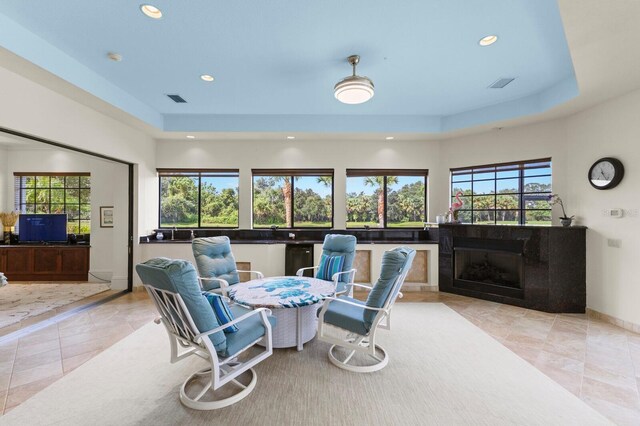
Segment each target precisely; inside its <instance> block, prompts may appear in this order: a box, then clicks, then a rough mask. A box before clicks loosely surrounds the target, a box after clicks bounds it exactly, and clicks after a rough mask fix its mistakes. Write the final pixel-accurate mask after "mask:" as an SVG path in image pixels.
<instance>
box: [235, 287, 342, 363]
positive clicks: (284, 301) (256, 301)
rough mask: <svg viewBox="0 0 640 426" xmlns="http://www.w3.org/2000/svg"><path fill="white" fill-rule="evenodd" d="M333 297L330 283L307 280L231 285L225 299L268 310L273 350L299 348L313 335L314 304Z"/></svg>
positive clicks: (314, 330)
mask: <svg viewBox="0 0 640 426" xmlns="http://www.w3.org/2000/svg"><path fill="white" fill-rule="evenodd" d="M334 293H335V287H334V284H333V282H331V281H324V280H319V279H317V278H309V277H269V278H260V279H257V280H251V281H247V282H244V283H239V284H236V285H234V286H233V287H232V288H231V289H229V292H228V294H229V297H230V298H231V299H232V300H233V301H235V302H236V303H239V304H241V305H245V306H249V307H252V308H269V309H271V311H272V313H273V315H274V316H275V317H276V325H275V327H274V328H273V330H272V334H273V347H274V348H290V347H294V346H295V347H297V349H298V350H299V351H301V350H302V346H303V345H304V344H305V343H306V342H308V341H309V340H311V339H313V337H314V336H315V335H316V328H317V322H318V319H317V316H316V312H317V311H318V306H317V304H318V303H320V302H322V300H323V299H325V298H326V297H329V296H332V295H333V294H334Z"/></svg>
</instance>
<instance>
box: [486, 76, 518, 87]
mask: <svg viewBox="0 0 640 426" xmlns="http://www.w3.org/2000/svg"><path fill="white" fill-rule="evenodd" d="M513 80H515V77H513V78H512V77H507V78H504V77H503V78H499V79H497V80H496V81H494V82H493V83H492V84H491V85H490V86H489V89H503V88H504V86H506V85H507V84H509V83H511V82H512V81H513Z"/></svg>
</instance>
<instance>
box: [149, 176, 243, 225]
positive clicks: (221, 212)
mask: <svg viewBox="0 0 640 426" xmlns="http://www.w3.org/2000/svg"><path fill="white" fill-rule="evenodd" d="M158 177H159V178H160V179H159V180H160V213H159V224H160V228H173V227H177V228H237V227H238V170H237V169H224V170H220V169H218V170H185V169H158Z"/></svg>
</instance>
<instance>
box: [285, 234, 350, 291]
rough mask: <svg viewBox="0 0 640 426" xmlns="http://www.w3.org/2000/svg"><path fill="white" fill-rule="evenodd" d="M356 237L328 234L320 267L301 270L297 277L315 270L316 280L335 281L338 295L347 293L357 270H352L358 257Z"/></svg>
mask: <svg viewBox="0 0 640 426" xmlns="http://www.w3.org/2000/svg"><path fill="white" fill-rule="evenodd" d="M356 243H357V240H356V237H355V236H353V235H342V234H327V235H326V236H325V237H324V243H323V244H322V257H321V258H320V264H319V265H318V266H310V267H307V268H300V269H298V272H296V275H297V276H300V277H301V276H302V275H303V274H304V272H305V271H307V270H314V271H315V272H316V274H315V276H316V278H319V279H321V280H327V281H333V282H334V284H335V287H336V294H343V293H345V292H347V290H348V288H347V285H348V284H350V283H353V281H354V279H355V276H356V270H355V269H353V268H352V266H353V260H354V259H355V257H356Z"/></svg>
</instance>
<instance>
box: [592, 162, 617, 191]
mask: <svg viewBox="0 0 640 426" xmlns="http://www.w3.org/2000/svg"><path fill="white" fill-rule="evenodd" d="M623 176H624V166H623V165H622V163H621V162H620V160H618V159H616V158H611V157H605V158H601V159H599V160H598V161H596V162H595V163H593V166H591V168H590V169H589V176H588V178H589V183H590V184H591V186H593V187H594V188H595V189H611V188H615V187H616V186H618V184H619V183H620V181H621V180H622V177H623Z"/></svg>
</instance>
